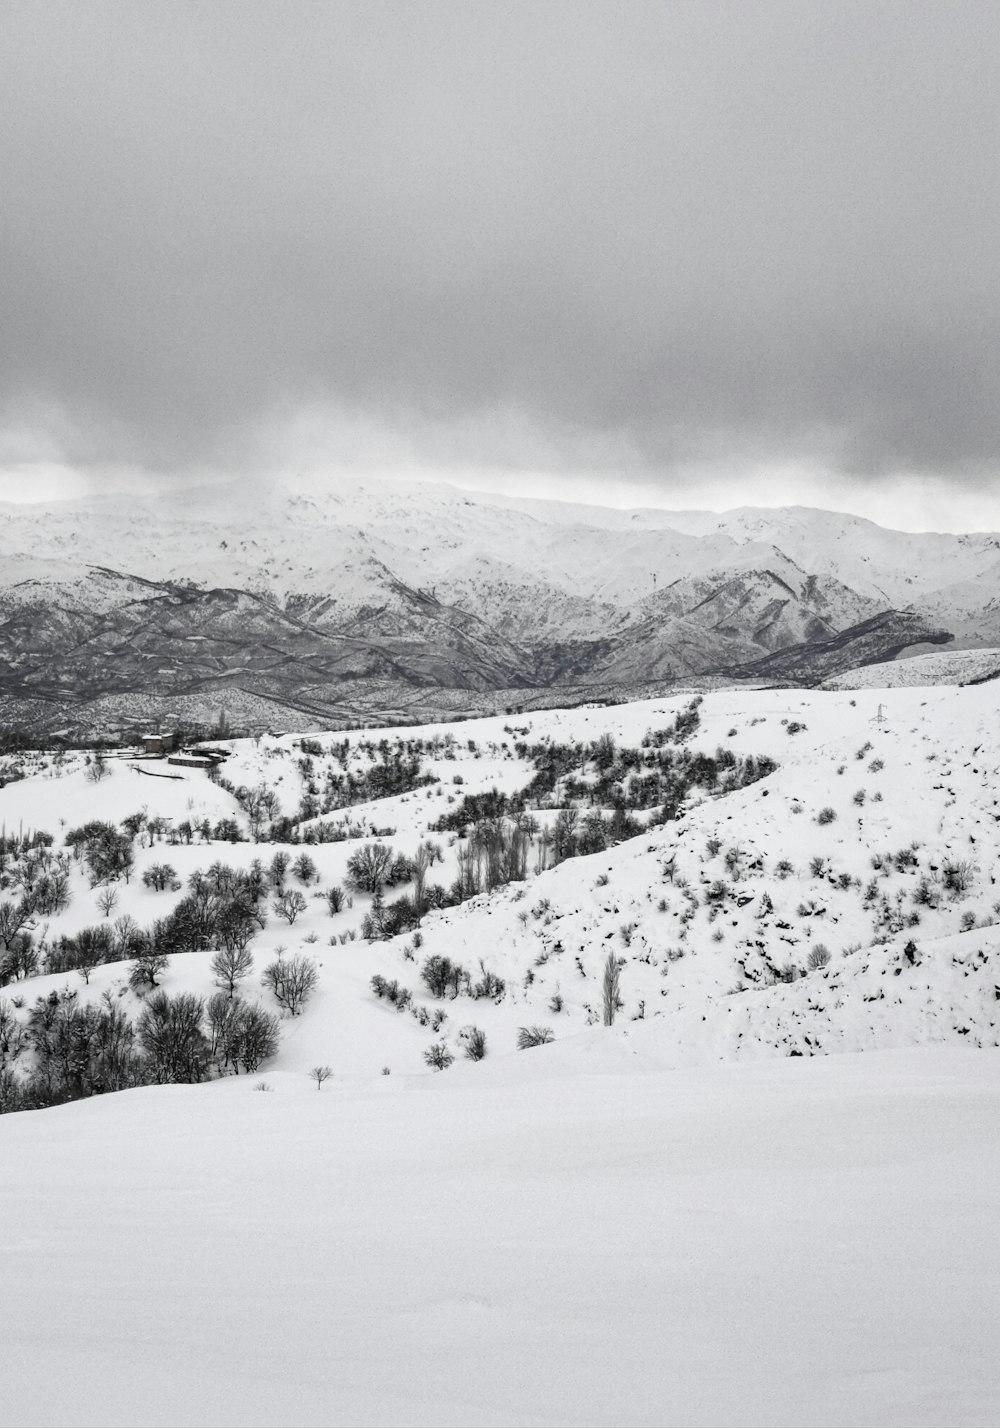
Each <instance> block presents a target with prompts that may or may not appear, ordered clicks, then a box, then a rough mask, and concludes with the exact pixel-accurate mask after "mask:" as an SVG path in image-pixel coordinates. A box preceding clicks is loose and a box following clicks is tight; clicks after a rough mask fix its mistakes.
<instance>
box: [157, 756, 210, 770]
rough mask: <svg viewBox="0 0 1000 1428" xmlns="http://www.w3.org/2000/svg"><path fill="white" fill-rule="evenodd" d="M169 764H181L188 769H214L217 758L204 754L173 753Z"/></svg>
mask: <svg viewBox="0 0 1000 1428" xmlns="http://www.w3.org/2000/svg"><path fill="white" fill-rule="evenodd" d="M167 763H168V764H180V765H181V766H182V767H183V768H186V769H214V768H215V766H216V764H217V763H218V760H217V759H207V758H205V757H204V755H202V754H171V755H170V757H169V758H168V759H167Z"/></svg>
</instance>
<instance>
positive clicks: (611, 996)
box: [601, 952, 623, 1026]
mask: <svg viewBox="0 0 1000 1428" xmlns="http://www.w3.org/2000/svg"><path fill="white" fill-rule="evenodd" d="M621 975H622V972H621V962H620V961H619V960H618V958H617V957H616V956H615V954H614V953H613V952H609V953H608V960H607V961H606V962H605V964H604V983H603V986H602V989H601V995H602V1001H603V1009H604V1025H605V1026H612V1025H613V1024H614V1020H615V1016H616V1015H617V1013H618V1012H619V1011H620V1010H621V1007H622V1005H623V1003H622V999H621V995H620V991H621Z"/></svg>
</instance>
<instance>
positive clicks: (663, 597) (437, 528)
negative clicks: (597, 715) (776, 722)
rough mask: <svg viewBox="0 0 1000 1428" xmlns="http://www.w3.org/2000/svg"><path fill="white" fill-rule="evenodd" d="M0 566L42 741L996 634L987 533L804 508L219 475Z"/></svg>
mask: <svg viewBox="0 0 1000 1428" xmlns="http://www.w3.org/2000/svg"><path fill="white" fill-rule="evenodd" d="M557 508H558V509H557ZM595 512H596V513H595ZM0 562H2V574H0V717H2V718H3V719H4V720H5V721H7V722H19V721H21V720H22V719H23V720H24V721H25V722H27V723H28V724H29V725H30V726H31V727H33V728H38V729H44V728H46V727H48V728H55V727H57V726H62V725H64V724H65V723H66V722H67V721H69V722H70V723H71V724H78V725H79V727H80V728H81V729H90V730H92V731H95V732H100V728H101V719H103V718H104V715H103V714H102V715H101V718H100V719H98V718H96V716H95V717H94V718H92V717H91V716H92V714H93V710H92V708H91V706H92V705H93V703H94V701H95V700H106V699H108V698H112V699H116V700H119V701H123V709H124V707H125V705H127V703H128V700H129V698H130V697H137V696H138V695H140V694H141V695H143V696H144V697H146V698H150V699H153V700H154V703H155V705H156V708H155V711H154V712H153V713H152V714H151V715H150V716H149V717H151V718H152V719H154V720H156V719H159V718H163V717H165V716H167V715H169V714H170V713H171V707H170V705H171V700H174V701H175V702H176V701H183V700H184V699H185V698H186V697H187V696H188V695H189V694H190V693H191V692H192V691H194V690H197V691H199V692H200V693H201V695H203V696H204V700H205V702H206V705H207V706H208V707H210V708H214V709H215V710H216V712H218V711H219V710H220V709H221V708H222V707H224V706H225V707H230V708H233V709H238V708H239V707H240V705H241V697H242V696H246V698H247V700H250V701H252V700H254V699H264V700H267V701H269V703H268V708H269V710H272V712H273V707H274V706H277V707H278V708H281V707H286V708H287V709H288V710H289V711H294V710H297V711H299V712H301V711H302V710H303V709H308V710H309V711H311V712H312V713H314V714H315V715H316V717H320V718H323V719H326V720H328V721H329V720H330V719H336V718H341V717H348V716H350V715H353V716H354V717H364V718H366V719H367V718H372V717H378V716H379V714H380V713H384V714H386V715H389V714H391V712H392V711H393V710H394V709H396V708H397V707H400V706H401V707H404V708H405V707H406V706H407V704H408V702H409V700H410V699H411V697H412V696H413V695H415V694H418V693H420V692H421V691H422V692H424V693H426V692H427V691H434V690H440V691H445V690H448V691H451V692H452V694H454V693H455V692H456V691H463V690H464V691H466V693H467V695H468V702H467V703H466V704H465V705H464V706H463V705H462V704H461V703H459V705H458V709H459V710H461V709H462V708H463V707H464V709H465V712H469V713H474V712H485V711H486V710H487V709H489V708H492V707H497V704H498V701H499V700H500V698H501V697H502V698H504V699H507V702H510V701H509V698H508V695H509V691H511V690H515V691H516V690H524V691H525V697H526V698H536V697H540V696H541V695H543V694H544V692H545V691H546V690H551V691H555V690H561V691H563V693H564V696H565V698H566V699H568V700H570V701H572V699H573V698H574V697H575V695H574V691H577V690H584V689H585V690H586V691H587V693H588V695H589V697H592V696H593V691H594V689H595V688H596V689H599V690H603V692H604V694H605V696H606V697H615V698H617V697H625V696H626V695H627V694H628V693H629V692H633V691H634V690H635V689H636V688H639V687H644V686H646V685H648V684H650V683H657V682H658V683H662V684H663V685H664V686H669V685H670V684H671V683H676V682H677V681H679V680H680V681H685V680H686V681H690V680H692V679H695V680H697V679H708V680H713V679H715V680H718V679H728V680H737V681H739V680H749V681H760V680H769V681H781V680H783V679H786V678H789V677H791V675H790V674H789V671H794V677H795V678H796V680H797V681H798V682H803V683H806V684H808V683H817V682H819V681H821V680H822V679H824V678H827V677H829V676H831V675H832V674H837V673H841V672H842V671H843V670H844V669H847V668H851V667H854V666H855V665H859V664H865V663H873V662H878V661H884V660H885V659H888V658H892V657H893V656H894V655H895V654H896V653H897V652H898V651H899V650H900V649H901V648H906V647H910V646H920V645H925V644H926V645H939V644H942V643H945V642H948V641H956V640H957V641H958V642H959V643H961V644H966V645H991V644H997V643H1000V538H998V537H997V536H995V535H991V534H976V535H965V536H948V535H939V534H933V533H931V534H927V535H913V534H910V533H906V532H900V531H892V530H889V529H888V528H885V527H882V526H878V525H876V524H875V523H874V522H870V521H865V520H864V519H863V518H860V517H855V516H840V515H837V514H836V513H831V512H826V511H815V510H811V509H809V508H806V507H785V508H776V509H774V510H766V509H761V508H752V507H743V508H739V509H737V510H734V511H729V512H723V513H721V514H718V515H716V514H713V513H710V512H697V511H692V512H673V511H665V510H661V511H649V510H641V511H619V510H612V509H610V508H608V509H607V510H603V511H602V510H601V509H600V508H593V507H583V506H573V505H563V504H561V503H558V502H552V501H538V502H531V501H529V500H527V499H526V498H520V497H517V498H515V497H509V498H502V497H490V496H485V495H480V494H478V493H473V492H469V491H462V490H459V489H457V488H454V487H450V486H447V485H444V484H434V483H427V482H424V483H405V482H389V481H384V482H383V481H375V480H371V479H369V480H363V479H353V480H351V481H339V482H338V483H336V484H335V485H332V486H331V487H330V488H328V489H327V490H325V491H317V490H315V489H305V488H304V487H302V485H301V484H300V483H296V482H294V481H292V482H288V483H283V484H280V485H276V486H274V487H272V488H269V489H266V490H265V489H263V488H261V487H259V486H254V485H252V484H248V485H247V486H245V487H244V486H241V485H235V484H234V485H232V486H230V487H212V488H204V489H203V490H201V491H188V492H186V493H185V495H184V498H183V500H181V499H178V498H175V497H170V496H165V497H164V498H163V499H161V500H153V499H151V498H148V497H138V498H135V499H133V500H126V499H122V498H112V497H108V496H103V497H102V496H95V497H92V498H89V499H77V500H75V501H73V502H66V503H48V504H47V505H44V506H38V507H33V506H23V507H11V506H9V505H8V506H5V507H2V508H0ZM140 591H142V592H144V594H145V599H146V601H147V602H151V603H147V604H145V605H144V604H143V603H142V601H141V600H139V594H140ZM223 592H231V593H230V594H228V595H227V594H224V593H223ZM137 601H138V603H136V602H137ZM880 617H881V618H880ZM872 622H874V623H872ZM904 634H906V635H907V636H908V638H907V639H906V642H905V644H901V643H900V640H901V638H902V636H903V635H904ZM831 641H832V642H833V648H835V649H836V651H837V653H836V657H835V658H834V657H832V648H831V647H830V642H831ZM852 661H853V664H852ZM493 696H495V698H493ZM451 697H452V696H451V695H449V698H451ZM491 698H493V702H492V703H491ZM39 700H41V701H42V706H43V707H42V708H41V711H40V710H39V706H38V701H39ZM46 701H48V702H49V703H50V704H51V706H52V707H51V709H50V710H49V711H48V712H46V710H45V709H44V705H45V702H46ZM29 705H30V706H31V707H30V710H29V708H28V706H29ZM19 706H23V708H22V710H21V712H20V713H19ZM446 708H450V709H454V708H455V706H454V705H453V704H448V705H445V704H444V703H442V704H441V705H440V706H438V709H437V712H439V713H442V715H443V713H444V711H445V709H446ZM268 722H273V721H272V720H269V721H268Z"/></svg>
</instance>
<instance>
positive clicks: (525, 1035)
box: [517, 1026, 556, 1051]
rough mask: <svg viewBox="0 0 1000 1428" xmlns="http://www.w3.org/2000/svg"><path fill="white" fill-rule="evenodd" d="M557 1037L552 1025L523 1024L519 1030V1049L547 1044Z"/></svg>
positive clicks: (525, 1049)
mask: <svg viewBox="0 0 1000 1428" xmlns="http://www.w3.org/2000/svg"><path fill="white" fill-rule="evenodd" d="M555 1039H556V1038H555V1032H554V1031H553V1030H552V1028H551V1027H550V1026H522V1027H519V1028H518V1032H517V1049H518V1051H527V1050H528V1049H529V1048H530V1047H532V1046H547V1045H548V1043H549V1042H550V1041H555Z"/></svg>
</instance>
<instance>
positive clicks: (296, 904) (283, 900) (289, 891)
mask: <svg viewBox="0 0 1000 1428" xmlns="http://www.w3.org/2000/svg"><path fill="white" fill-rule="evenodd" d="M271 905H272V907H273V908H274V910H275V912H276V913H277V914H278V916H279V917H283V918H285V920H286V921H287V922H288V923H289V924H291V923H293V922H294V921H295V919H296V918H297V917H298V915H299V913H300V912H305V910H306V908H307V907H308V906H309V904H308V903H307V902H306V900H305V895H304V894H303V893H300V892H299V891H298V890H297V889H295V888H286V889H285V891H284V892H282V893H279V894H278V896H277V897H276V898H275V899H274V902H273V903H272V904H271Z"/></svg>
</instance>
